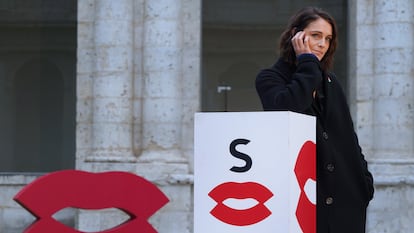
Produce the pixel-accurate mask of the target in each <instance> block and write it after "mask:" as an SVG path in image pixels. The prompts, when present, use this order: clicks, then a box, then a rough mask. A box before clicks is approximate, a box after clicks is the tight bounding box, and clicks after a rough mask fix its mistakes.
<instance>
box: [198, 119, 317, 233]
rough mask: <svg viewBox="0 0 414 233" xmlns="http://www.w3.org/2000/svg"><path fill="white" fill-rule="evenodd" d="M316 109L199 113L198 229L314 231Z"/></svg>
mask: <svg viewBox="0 0 414 233" xmlns="http://www.w3.org/2000/svg"><path fill="white" fill-rule="evenodd" d="M315 131H316V123H315V117H312V116H307V115H303V114H298V113H294V112H287V111H286V112H285V111H280V112H220V113H218V112H217V113H196V114H195V132H194V133H195V135H194V148H195V151H194V155H195V159H194V163H195V164H194V169H195V170H194V233H211V232H215V233H233V232H234V233H236V232H237V233H279V232H280V233H298V232H301V233H315V232H316V145H315V134H316V132H315Z"/></svg>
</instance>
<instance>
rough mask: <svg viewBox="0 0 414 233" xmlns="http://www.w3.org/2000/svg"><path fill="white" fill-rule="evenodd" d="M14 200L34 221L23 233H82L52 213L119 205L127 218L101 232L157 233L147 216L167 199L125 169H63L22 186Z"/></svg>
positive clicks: (117, 206)
mask: <svg viewBox="0 0 414 233" xmlns="http://www.w3.org/2000/svg"><path fill="white" fill-rule="evenodd" d="M14 200H15V201H17V202H18V203H19V204H20V205H22V206H23V207H24V208H26V209H27V210H28V211H29V212H31V213H32V214H33V215H34V216H35V217H36V218H37V220H36V221H35V222H34V223H33V224H32V225H30V226H29V227H28V228H27V229H26V230H25V231H24V233H81V232H80V231H77V230H75V229H73V228H70V227H68V226H66V225H64V224H62V223H60V222H58V221H56V220H55V219H54V218H53V217H52V215H53V214H55V213H56V212H57V211H59V210H61V209H64V208H67V207H73V208H82V209H92V210H99V209H105V208H118V209H120V210H122V211H124V212H125V213H127V214H128V215H129V216H130V219H129V220H128V221H126V222H124V223H122V224H120V225H118V226H116V227H114V228H111V229H108V230H105V231H101V232H100V233H132V232H142V233H156V232H157V231H156V230H155V229H154V228H153V227H152V226H151V224H149V223H148V221H147V219H148V218H149V217H150V216H151V215H153V214H154V213H155V212H156V211H157V210H159V209H160V208H161V207H162V206H164V205H165V204H166V203H167V202H168V198H167V197H166V196H165V195H164V194H163V193H162V192H161V191H160V190H159V189H158V188H157V187H156V186H155V185H153V184H152V183H150V182H149V181H147V180H145V179H143V178H141V177H139V176H136V175H134V174H132V173H127V172H104V173H90V172H84V171H78V170H64V171H58V172H53V173H50V174H47V175H45V176H42V177H40V178H38V179H36V180H35V181H33V182H32V183H30V184H29V185H27V186H26V187H24V188H23V189H22V190H21V191H20V192H19V193H18V194H17V195H16V196H15V197H14Z"/></svg>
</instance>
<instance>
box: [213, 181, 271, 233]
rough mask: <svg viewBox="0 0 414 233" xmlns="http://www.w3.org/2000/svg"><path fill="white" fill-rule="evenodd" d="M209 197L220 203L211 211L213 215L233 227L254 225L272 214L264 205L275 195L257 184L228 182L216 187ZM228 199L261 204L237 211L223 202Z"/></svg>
mask: <svg viewBox="0 0 414 233" xmlns="http://www.w3.org/2000/svg"><path fill="white" fill-rule="evenodd" d="M208 195H209V196H210V197H211V198H212V199H213V200H215V201H216V202H217V203H218V204H217V205H216V206H215V207H214V208H213V209H212V210H211V212H210V213H211V215H213V216H214V217H216V218H217V219H219V220H221V221H223V222H225V223H228V224H231V225H235V226H247V225H252V224H255V223H258V222H260V221H262V220H264V219H266V218H267V217H268V216H270V215H271V214H272V212H271V211H270V210H269V209H268V208H267V207H266V206H265V205H264V203H265V202H266V201H267V200H269V199H270V198H271V197H272V196H273V193H272V192H271V191H270V190H269V189H267V188H266V187H265V186H263V185H261V184H258V183H255V182H246V183H236V182H226V183H223V184H220V185H218V186H217V187H215V188H214V189H213V190H211V191H210V193H209V194H208ZM228 198H235V199H246V198H253V199H255V200H257V201H258V202H259V203H258V204H257V205H255V206H253V207H251V208H249V209H244V210H237V209H233V208H230V207H228V206H226V205H224V204H223V201H225V200H226V199H228Z"/></svg>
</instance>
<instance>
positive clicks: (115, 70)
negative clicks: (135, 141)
mask: <svg viewBox="0 0 414 233" xmlns="http://www.w3.org/2000/svg"><path fill="white" fill-rule="evenodd" d="M95 6H96V7H95V25H94V26H95V28H94V29H95V31H94V40H95V41H94V43H95V53H96V58H95V73H94V77H93V109H92V114H93V115H92V122H93V125H92V140H93V141H92V154H91V155H90V156H88V157H87V160H88V161H92V162H105V161H106V162H110V161H117V162H128V161H134V160H135V157H134V155H133V150H132V147H133V146H132V138H133V137H132V135H133V130H132V128H133V127H132V114H133V105H132V97H133V87H134V82H133V47H134V46H133V38H134V30H133V7H131V6H133V1H132V0H117V1H113V0H99V1H95Z"/></svg>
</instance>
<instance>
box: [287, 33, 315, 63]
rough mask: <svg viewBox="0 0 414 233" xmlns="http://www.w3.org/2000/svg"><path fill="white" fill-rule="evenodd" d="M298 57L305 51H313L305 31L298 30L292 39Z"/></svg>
mask: <svg viewBox="0 0 414 233" xmlns="http://www.w3.org/2000/svg"><path fill="white" fill-rule="evenodd" d="M291 42H292V46H293V49H294V50H295V53H296V57H297V56H299V55H301V54H304V53H312V52H311V50H310V47H309V37H308V36H306V33H305V32H304V31H299V32H297V33H296V34H295V35H294V36H293V38H292V39H291Z"/></svg>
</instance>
